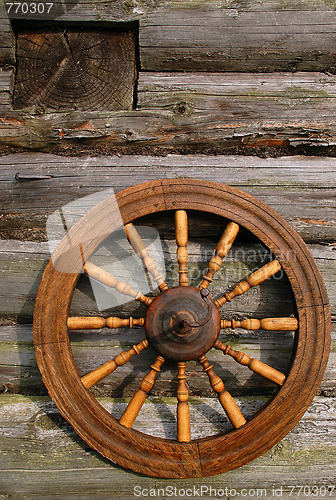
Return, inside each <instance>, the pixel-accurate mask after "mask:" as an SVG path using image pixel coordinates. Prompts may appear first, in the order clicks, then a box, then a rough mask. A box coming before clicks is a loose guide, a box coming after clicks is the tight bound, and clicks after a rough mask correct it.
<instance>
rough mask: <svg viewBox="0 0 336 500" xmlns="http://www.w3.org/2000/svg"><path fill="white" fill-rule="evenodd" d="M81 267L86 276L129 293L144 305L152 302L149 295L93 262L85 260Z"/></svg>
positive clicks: (126, 293) (123, 292)
mask: <svg viewBox="0 0 336 500" xmlns="http://www.w3.org/2000/svg"><path fill="white" fill-rule="evenodd" d="M83 267H84V272H85V273H86V274H87V275H88V276H91V277H92V278H94V279H96V280H98V281H100V282H101V283H103V284H104V285H107V286H109V287H111V288H115V289H116V290H118V292H120V293H122V294H124V295H130V296H131V297H132V298H133V299H135V300H139V301H140V302H143V303H144V304H146V306H149V305H150V304H151V303H152V302H153V299H151V298H150V297H146V296H145V295H143V294H142V293H141V292H136V291H135V290H133V288H132V287H131V286H130V285H128V284H127V283H124V282H123V281H120V280H118V278H116V277H115V276H113V274H111V273H109V272H107V271H105V270H104V269H102V268H101V267H98V266H96V265H95V264H92V263H91V262H85V264H84V266H83Z"/></svg>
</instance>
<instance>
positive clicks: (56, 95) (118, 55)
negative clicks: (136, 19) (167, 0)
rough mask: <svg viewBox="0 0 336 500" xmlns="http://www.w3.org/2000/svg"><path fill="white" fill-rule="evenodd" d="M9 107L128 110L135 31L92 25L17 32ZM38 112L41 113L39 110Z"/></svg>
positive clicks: (131, 95)
mask: <svg viewBox="0 0 336 500" xmlns="http://www.w3.org/2000/svg"><path fill="white" fill-rule="evenodd" d="M16 45H17V73H16V79H15V87H14V109H22V108H27V107H28V108H29V107H35V110H36V111H37V112H40V113H41V110H42V112H44V111H47V110H56V111H60V110H64V111H68V110H84V111H92V110H110V111H120V110H130V109H132V108H133V100H134V95H133V93H134V86H135V80H136V60H135V35H134V34H133V33H111V32H109V31H97V30H94V29H90V30H88V29H83V28H82V29H74V28H59V27H57V28H49V29H42V30H35V31H34V30H26V29H24V30H20V31H19V33H18V35H17V40H16ZM39 110H40V111H39Z"/></svg>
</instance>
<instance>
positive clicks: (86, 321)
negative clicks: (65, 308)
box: [67, 316, 106, 330]
mask: <svg viewBox="0 0 336 500" xmlns="http://www.w3.org/2000/svg"><path fill="white" fill-rule="evenodd" d="M105 322H106V320H105V318H101V317H99V316H88V317H85V316H80V317H77V316H71V317H69V318H68V320H67V325H68V330H84V329H100V328H104V326H105Z"/></svg>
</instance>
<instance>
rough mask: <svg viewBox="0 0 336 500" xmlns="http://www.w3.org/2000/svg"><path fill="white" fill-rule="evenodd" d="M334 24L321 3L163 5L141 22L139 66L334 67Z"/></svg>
mask: <svg viewBox="0 0 336 500" xmlns="http://www.w3.org/2000/svg"><path fill="white" fill-rule="evenodd" d="M335 21H336V14H335V11H334V10H332V7H331V6H330V5H329V6H328V5H327V3H326V2H319V3H318V6H317V5H314V6H313V5H312V2H308V1H303V2H291V3H290V4H288V3H287V4H286V5H284V4H283V3H281V2H278V1H276V2H274V1H266V2H262V3H261V4H260V3H259V2H257V1H252V2H249V3H248V5H247V4H246V3H243V2H238V3H235V4H234V5H233V4H231V3H227V4H224V5H223V3H222V2H219V1H218V2H217V1H216V2H206V1H205V0H203V1H201V2H197V4H196V5H195V6H194V5H193V7H192V8H190V4H188V3H185V2H181V1H177V2H169V3H167V2H166V3H163V4H162V6H160V8H158V9H156V10H155V12H153V13H152V14H151V15H148V16H146V17H145V18H144V19H142V21H141V25H140V58H141V63H142V67H143V68H144V69H145V70H147V71H148V70H156V71H162V70H168V71H185V70H194V71H209V70H210V71H251V72H255V71H272V70H274V71H288V70H290V71H291V70H311V71H314V70H315V71H316V70H320V69H321V70H325V69H328V68H330V67H333V66H334V53H335V52H334V51H335V32H334V28H333V25H334V23H335Z"/></svg>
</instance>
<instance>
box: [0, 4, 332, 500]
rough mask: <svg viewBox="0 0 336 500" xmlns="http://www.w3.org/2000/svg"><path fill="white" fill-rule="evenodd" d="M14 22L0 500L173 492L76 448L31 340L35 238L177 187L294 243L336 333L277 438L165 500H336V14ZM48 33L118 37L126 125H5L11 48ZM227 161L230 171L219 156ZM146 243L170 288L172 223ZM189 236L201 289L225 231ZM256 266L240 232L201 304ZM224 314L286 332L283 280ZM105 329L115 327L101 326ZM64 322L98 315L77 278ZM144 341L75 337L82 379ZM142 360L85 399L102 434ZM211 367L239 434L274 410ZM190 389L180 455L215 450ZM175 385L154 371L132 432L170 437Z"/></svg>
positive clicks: (3, 21) (190, 8)
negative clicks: (156, 244)
mask: <svg viewBox="0 0 336 500" xmlns="http://www.w3.org/2000/svg"><path fill="white" fill-rule="evenodd" d="M8 9H9V7H8V3H6V2H1V3H0V154H1V156H0V325H1V326H0V358H1V362H0V393H1V394H0V435H1V440H0V450H1V467H0V496H1V497H4V498H7V497H13V498H18V499H20V498H24V499H30V498H43V499H49V498H50V499H51V498H69V499H70V498H71V499H72V498H80V499H81V500H82V499H84V500H85V499H89V498H90V499H92V498H97V499H102V498H112V497H113V498H114V497H116V498H119V497H120V498H124V499H128V498H134V492H135V490H134V487H135V486H138V487H139V486H140V488H147V489H149V488H151V487H152V488H153V487H155V488H159V487H162V488H164V487H165V486H167V482H166V481H163V480H155V482H154V481H153V480H152V479H151V478H146V477H142V476H139V475H137V474H134V473H130V472H128V471H126V470H124V469H121V468H119V467H118V466H115V465H114V464H111V463H110V462H108V461H107V460H105V459H104V458H102V457H101V456H100V455H98V454H97V453H95V452H94V451H92V450H91V449H90V448H89V447H88V445H86V443H84V442H83V441H81V439H80V438H79V437H77V435H76V434H75V432H74V431H73V430H72V429H71V427H70V426H69V425H68V424H67V423H66V422H65V420H64V419H63V418H62V417H61V416H60V415H59V412H58V411H57V409H56V407H55V406H54V404H53V402H52V401H51V400H50V399H49V397H48V396H47V393H46V390H45V387H44V385H43V381H42V378H41V375H40V373H39V371H38V368H37V365H36V361H35V352H34V347H33V343H32V324H31V323H32V315H33V311H34V302H35V297H36V292H37V289H38V285H39V282H40V279H41V276H42V273H43V270H44V268H45V266H46V264H47V262H48V259H49V249H48V244H47V234H46V221H47V219H48V216H49V215H50V214H51V213H52V212H54V211H55V210H58V209H60V208H61V207H63V206H64V205H66V204H68V203H70V202H72V201H74V200H76V199H78V198H80V197H83V196H86V195H90V194H93V193H95V192H98V191H101V190H103V189H109V188H113V189H114V190H115V192H117V191H120V190H121V189H123V188H125V187H128V186H133V185H135V184H138V183H141V182H144V181H148V180H154V179H160V178H176V177H187V178H195V179H204V180H212V181H216V182H223V183H227V184H230V185H232V186H235V187H238V188H239V189H241V190H242V191H244V192H246V193H250V194H252V195H254V196H256V197H257V198H259V199H261V200H262V201H264V202H266V203H267V204H268V205H269V206H271V207H272V208H273V209H275V210H276V211H278V212H279V213H280V214H281V215H283V216H284V217H285V218H286V219H287V220H288V221H289V222H290V223H291V224H292V226H293V227H294V228H295V229H296V230H297V231H298V232H299V234H300V235H301V236H302V237H303V239H304V240H305V242H306V243H307V244H308V248H309V250H310V251H311V253H312V254H313V256H314V258H315V260H316V262H317V265H318V267H319V269H320V270H321V273H322V276H323V279H324V281H325V284H326V288H327V291H328V296H329V301H330V304H331V312H332V320H333V327H332V342H331V353H330V358H329V363H328V366H327V370H326V372H325V376H324V379H323V381H322V384H321V386H320V389H319V392H318V395H317V396H316V398H315V400H314V402H313V404H312V406H311V407H310V408H309V410H308V412H307V413H306V414H305V416H304V417H303V419H302V420H301V421H300V423H299V424H298V425H297V426H296V427H295V428H294V430H293V431H292V432H291V433H290V434H289V435H288V436H287V437H286V438H284V439H283V440H282V441H281V442H280V443H279V444H278V445H277V446H275V447H274V448H273V449H272V450H270V451H269V452H268V453H266V454H265V455H264V456H262V457H260V458H258V459H257V460H255V461H254V462H253V463H251V464H249V465H246V466H244V467H242V468H240V469H238V470H236V471H232V472H230V473H227V474H225V475H221V476H217V477H213V478H204V479H201V480H197V481H191V480H187V481H178V480H174V481H171V482H169V484H172V485H173V486H174V487H176V488H187V487H191V488H193V487H196V488H198V487H202V486H203V487H204V488H208V490H207V491H206V492H205V493H204V495H203V496H204V497H205V498H210V492H209V491H210V490H209V488H210V487H212V488H223V485H225V486H227V487H228V488H229V489H232V492H231V493H228V494H227V495H226V496H224V498H231V497H233V496H236V495H235V494H234V493H233V491H234V490H233V488H235V489H236V491H237V492H239V493H240V492H241V491H242V489H243V488H246V489H247V490H248V491H250V496H249V497H250V498H252V497H255V496H256V495H255V494H252V493H251V492H253V491H254V492H256V491H257V489H258V488H262V495H263V496H264V497H270V498H271V497H272V498H274V497H275V496H276V494H275V491H278V492H281V498H288V499H289V498H293V496H299V495H297V493H298V489H294V490H291V487H293V486H297V485H301V484H302V485H304V486H306V490H305V491H306V492H307V491H308V490H307V488H308V489H309V494H310V495H311V496H316V495H313V493H314V492H315V491H316V490H313V487H314V486H317V487H318V488H322V489H320V490H318V491H319V492H320V493H321V492H322V493H323V492H324V490H323V488H326V490H325V491H326V495H324V494H323V495H322V493H321V496H323V497H328V498H329V497H336V488H335V465H334V463H335V460H333V458H334V456H335V449H334V435H335V421H336V416H335V415H336V412H335V395H336V394H335V382H336V380H335V377H336V358H335V334H336V306H335V304H336V285H335V283H336V246H335V245H336V205H335V199H336V166H335V159H334V155H335V145H336V128H335V111H336V100H335V99H336V84H335V82H336V81H335V72H336V64H335V57H336V52H335V50H336V49H335V47H336V30H335V25H336V11H335V6H334V4H333V2H332V1H330V0H314V2H312V1H311V0H294V1H291V2H288V1H285V0H262V1H260V0H211V1H209V0H155V1H152V0H134V1H133V0H132V1H128V0H127V1H124V0H114V1H113V2H110V1H104V0H92V1H90V2H86V1H85V0H55V1H54V2H52V7H51V9H50V12H49V13H47V12H46V11H44V12H43V13H42V14H41V15H39V16H38V17H37V16H36V15H34V14H32V13H30V14H29V12H28V13H27V14H24V13H23V12H22V8H21V7H20V6H16V7H14V8H13V7H11V11H10V12H8ZM15 9H17V12H15ZM55 26H56V27H63V28H64V29H67V28H69V27H71V28H73V29H83V30H89V31H90V30H95V31H96V32H97V33H98V35H99V32H100V31H104V32H105V33H106V31H109V30H111V31H117V32H119V33H120V31H121V32H123V31H132V33H133V34H134V36H135V37H136V57H137V61H136V69H137V81H136V84H135V94H134V96H133V99H132V98H130V99H129V101H128V104H127V110H124V111H120V110H119V111H118V110H116V111H111V109H109V110H108V109H104V106H102V107H101V104H102V103H101V102H99V103H98V106H97V107H93V109H95V110H94V111H92V110H91V111H90V110H86V109H85V104H84V108H82V107H81V109H76V106H75V105H74V103H73V102H71V100H70V102H69V103H66V102H64V103H63V102H62V106H61V107H63V104H64V108H67V111H64V109H63V110H62V109H56V108H53V107H52V106H51V108H48V107H45V106H44V105H43V102H41V103H40V102H39V103H38V105H35V104H34V105H30V106H29V105H27V106H25V107H24V108H23V109H14V105H13V95H14V84H15V74H16V68H17V66H18V63H17V60H16V58H17V56H19V57H21V55H20V54H17V52H16V36H17V33H18V32H20V30H21V32H22V30H23V29H26V28H29V29H32V30H37V32H38V31H39V30H41V29H42V28H43V29H47V30H48V29H49V28H52V29H54V28H55ZM94 36H95V37H96V36H97V35H96V34H95V35H94ZM68 55H69V54H68ZM84 59H85V58H84ZM100 70H101V68H100V69H97V75H98V76H99V75H100V73H99V71H100ZM118 109H119V108H118ZM38 151H39V152H38ZM195 152H196V153H205V154H194V153H195ZM228 152H229V153H230V154H231V155H227V154H223V153H228ZM9 153H10V154H9ZM134 153H136V154H134ZM176 153H183V154H176ZM185 153H189V154H185ZM190 153H192V154H190ZM232 153H234V154H236V153H244V155H247V154H248V155H251V154H253V155H254V156H235V155H232ZM302 153H309V156H307V155H302ZM316 154H321V155H322V156H315V155H316ZM256 155H259V157H258V156H256ZM260 156H263V157H262V158H261V157H260ZM270 156H273V158H272V157H270ZM274 156H275V157H274ZM144 222H145V223H146V224H147V223H149V221H148V220H147V221H146V220H145V221H144ZM151 224H153V225H154V226H155V227H156V228H157V229H158V230H159V231H160V234H161V236H162V240H163V242H164V245H163V246H164V253H163V255H164V260H165V263H166V267H167V276H166V280H167V282H168V283H169V285H174V284H177V266H176V261H175V251H176V248H175V243H174V241H173V238H174V234H173V231H172V220H171V217H170V215H169V214H167V215H165V216H163V217H161V218H160V220H158V218H157V219H156V220H154V221H152V222H151ZM189 229H190V235H191V239H190V243H189V246H188V249H189V267H190V269H189V270H190V274H189V276H190V278H191V279H192V280H193V281H192V282H193V283H194V284H198V282H199V280H200V278H201V276H202V274H204V271H205V269H206V267H207V263H208V261H209V258H210V257H211V254H212V252H213V249H214V248H215V246H216V243H217V241H218V238H219V236H220V233H221V228H219V227H218V220H217V219H216V218H215V217H214V218H206V219H205V218H202V217H200V216H198V217H196V218H194V219H192V217H191V218H190V228H189ZM99 258H101V256H100V257H99ZM267 259H269V254H268V253H267V251H266V250H265V249H264V248H263V247H262V246H260V244H259V243H258V241H256V240H255V239H253V238H252V237H251V235H249V234H248V233H246V232H244V231H242V232H241V235H240V236H239V238H238V239H237V241H236V243H235V248H234V251H233V250H232V251H231V252H230V253H229V254H228V256H227V257H226V260H225V268H224V271H223V274H221V275H220V274H218V276H216V279H215V281H214V283H213V285H212V290H213V292H214V293H215V294H216V296H220V295H221V294H222V292H223V291H227V290H228V289H230V288H231V287H232V286H234V284H235V283H237V282H238V281H239V280H241V279H244V278H246V276H247V275H248V274H249V273H250V272H251V270H254V269H255V268H257V267H260V266H261V265H262V264H263V263H265V260H267ZM227 306H228V307H226V308H225V310H223V311H222V318H223V319H231V317H232V315H233V316H234V318H235V319H238V320H240V319H243V318H246V317H249V318H253V317H257V318H262V317H271V316H272V315H273V316H280V315H284V316H290V315H291V314H293V313H294V311H293V307H292V304H291V300H290V288H289V285H288V282H287V281H286V280H285V279H283V280H280V281H279V280H268V281H267V282H266V283H264V284H263V285H262V286H260V287H255V288H254V289H253V290H250V291H249V293H247V294H246V295H245V296H243V297H239V298H237V299H235V303H232V304H230V305H227ZM113 312H114V309H113V307H111V309H110V310H108V311H103V314H104V315H108V314H113ZM119 312H120V314H121V315H125V316H126V315H129V314H130V313H132V314H133V316H135V317H139V316H141V315H143V314H144V308H143V306H142V305H140V306H139V303H135V302H128V303H125V304H123V305H122V306H121V308H119ZM71 314H73V315H75V314H79V315H92V314H101V311H99V310H98V309H97V304H96V301H95V297H94V293H93V290H92V287H91V285H90V283H89V281H88V279H85V278H84V277H82V278H81V279H80V281H79V285H78V289H77V290H76V293H75V295H74V300H73V304H72V311H71ZM143 335H144V333H143V331H142V330H141V329H140V328H134V329H132V330H131V329H128V328H124V329H118V330H107V329H101V330H98V331H94V332H92V331H87V330H82V331H77V332H75V331H73V332H71V334H70V338H71V342H72V351H73V354H74V357H75V360H76V363H77V366H78V368H79V371H80V374H81V375H83V374H84V373H86V372H87V371H90V370H92V369H93V368H95V367H96V366H99V365H100V364H101V363H103V362H104V361H107V360H109V359H111V358H112V357H114V356H115V355H116V354H117V353H119V352H120V351H123V350H126V349H129V348H130V347H131V345H132V344H133V343H134V342H135V341H137V342H138V341H139V342H140V341H141V339H142V338H143ZM221 339H222V340H223V341H225V342H228V343H230V345H231V346H232V347H233V348H236V349H241V350H243V351H244V352H247V353H249V355H251V356H252V357H255V358H257V359H260V360H262V361H263V362H265V363H268V364H270V365H271V366H274V367H276V368H277V369H279V370H280V371H283V372H284V373H285V372H286V370H287V368H288V366H289V363H290V355H291V349H292V346H293V332H261V331H255V332H253V333H252V334H251V332H248V331H246V330H243V329H235V330H233V329H228V330H227V331H225V332H222V333H221ZM141 356H142V357H136V359H135V358H134V359H133V360H132V362H131V363H130V364H129V365H126V366H123V367H120V368H119V369H118V370H117V371H116V372H115V373H114V374H113V375H110V376H108V377H107V378H106V379H104V380H103V381H102V382H100V383H99V384H97V386H96V387H95V388H93V389H92V391H93V393H94V395H95V396H97V397H98V398H99V400H100V401H101V404H103V406H105V408H107V409H108V410H109V411H111V412H112V413H113V414H114V415H115V416H116V417H119V416H120V415H121V413H122V411H123V409H124V407H125V405H126V402H128V401H129V398H130V396H131V395H132V394H133V392H134V390H135V389H137V388H138V386H139V381H140V380H141V378H142V377H143V375H144V374H145V372H146V370H147V368H148V365H149V364H150V363H151V362H152V361H153V359H152V358H151V354H150V353H149V352H144V353H142V354H141ZM209 358H210V355H209ZM211 360H212V361H213V363H214V366H215V369H216V372H218V374H219V375H221V376H222V378H223V380H225V383H226V385H227V388H228V389H229V390H230V392H231V393H232V394H233V396H234V397H235V400H236V401H237V404H238V406H239V407H240V408H241V410H242V412H243V413H244V415H245V416H248V415H250V414H252V413H253V412H254V411H256V410H257V409H258V408H260V407H261V406H262V405H263V404H264V402H265V401H266V399H267V398H268V396H269V395H270V394H271V393H272V391H273V390H274V388H273V386H272V384H271V383H268V382H265V380H264V379H263V378H261V377H259V376H258V375H256V374H253V373H252V372H250V371H249V370H248V369H247V368H246V367H243V366H240V365H238V367H237V363H235V362H234V361H233V360H232V359H226V358H224V357H223V355H222V353H220V352H219V351H218V352H212V354H211ZM188 370H189V372H188V383H189V391H190V394H191V398H190V407H191V415H192V422H193V426H192V438H198V437H202V436H204V435H207V434H209V433H216V432H220V431H225V430H226V428H227V426H228V424H227V421H226V420H225V419H223V414H222V412H221V409H220V408H219V407H218V402H217V400H215V399H214V398H213V393H212V391H211V388H210V386H209V385H208V384H207V381H206V380H204V374H203V373H202V371H201V369H200V366H199V365H198V364H197V363H194V362H192V363H190V364H189V367H188ZM176 375H177V374H176V370H175V369H174V366H173V365H171V364H169V363H168V364H167V366H166V367H164V369H163V370H162V372H161V375H160V377H159V379H158V381H157V383H156V385H155V388H154V390H153V392H152V395H151V396H150V398H149V399H148V400H147V402H146V403H145V405H144V408H143V410H142V411H141V413H140V415H139V419H137V422H136V428H137V429H138V430H139V431H145V432H150V433H152V434H154V435H159V436H162V437H166V438H171V437H172V436H174V435H175V431H176V428H175V412H176V397H175V396H176V388H177V379H176ZM111 395H113V397H111ZM148 491H149V490H148ZM153 491H154V490H153ZM204 491H205V490H204ZM154 493H155V492H154ZM154 493H153V495H154ZM153 495H152V496H153ZM154 496H155V495H154ZM159 496H160V495H159ZM161 496H162V493H161ZM196 496H197V495H196ZM278 496H280V495H278Z"/></svg>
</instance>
